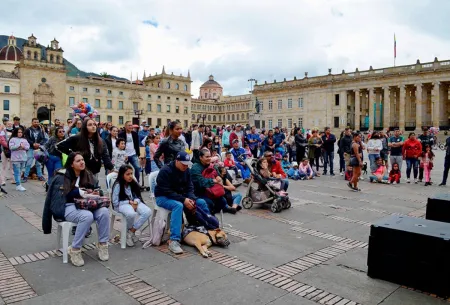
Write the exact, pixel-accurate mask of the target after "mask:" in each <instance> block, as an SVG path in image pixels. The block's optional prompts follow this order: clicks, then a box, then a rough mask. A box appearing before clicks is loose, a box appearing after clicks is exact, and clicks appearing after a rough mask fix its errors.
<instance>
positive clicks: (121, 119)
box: [119, 116, 123, 125]
mask: <svg viewBox="0 0 450 305" xmlns="http://www.w3.org/2000/svg"><path fill="white" fill-rule="evenodd" d="M119 125H123V116H119Z"/></svg>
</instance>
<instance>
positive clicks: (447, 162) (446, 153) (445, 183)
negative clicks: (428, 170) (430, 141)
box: [439, 137, 450, 186]
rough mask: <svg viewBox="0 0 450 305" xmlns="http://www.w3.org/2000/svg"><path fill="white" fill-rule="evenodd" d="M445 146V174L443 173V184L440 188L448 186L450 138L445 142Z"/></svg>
mask: <svg viewBox="0 0 450 305" xmlns="http://www.w3.org/2000/svg"><path fill="white" fill-rule="evenodd" d="M445 146H446V147H447V149H446V150H445V159H444V172H443V173H442V182H441V183H440V184H439V186H444V185H447V178H448V171H449V169H450V137H448V138H447V140H445Z"/></svg>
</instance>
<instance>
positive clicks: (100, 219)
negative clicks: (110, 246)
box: [64, 204, 109, 249]
mask: <svg viewBox="0 0 450 305" xmlns="http://www.w3.org/2000/svg"><path fill="white" fill-rule="evenodd" d="M64 217H65V218H66V220H67V221H70V222H73V223H76V224H77V229H76V231H75V236H74V238H73V241H72V248H75V249H79V248H81V247H82V246H83V241H84V237H85V236H86V234H87V233H88V232H89V229H90V228H91V224H92V223H93V222H94V220H95V221H96V222H97V228H98V241H99V242H100V243H106V242H108V240H109V210H108V208H100V209H98V210H95V211H93V212H91V211H88V210H78V209H77V208H76V207H75V205H74V204H66V210H65V212H64Z"/></svg>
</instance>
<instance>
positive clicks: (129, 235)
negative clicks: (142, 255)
mask: <svg viewBox="0 0 450 305" xmlns="http://www.w3.org/2000/svg"><path fill="white" fill-rule="evenodd" d="M133 235H134V234H133V233H132V232H130V231H128V232H127V246H128V247H134V241H133Z"/></svg>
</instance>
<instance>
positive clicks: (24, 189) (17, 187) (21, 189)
mask: <svg viewBox="0 0 450 305" xmlns="http://www.w3.org/2000/svg"><path fill="white" fill-rule="evenodd" d="M16 191H19V192H25V191H26V188H24V187H23V186H22V185H18V186H16Z"/></svg>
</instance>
